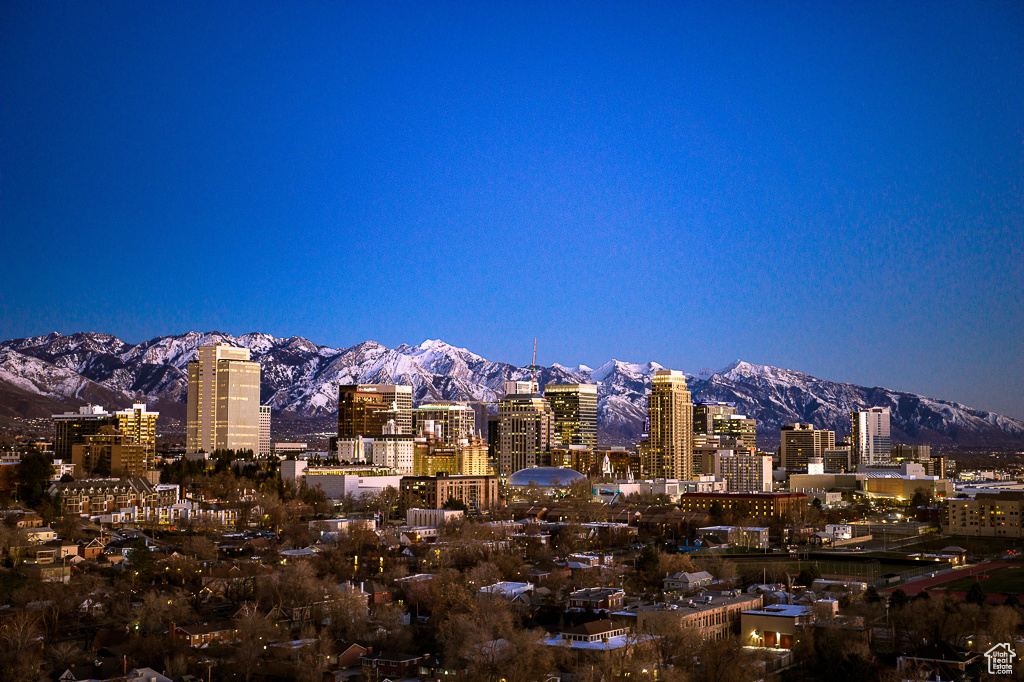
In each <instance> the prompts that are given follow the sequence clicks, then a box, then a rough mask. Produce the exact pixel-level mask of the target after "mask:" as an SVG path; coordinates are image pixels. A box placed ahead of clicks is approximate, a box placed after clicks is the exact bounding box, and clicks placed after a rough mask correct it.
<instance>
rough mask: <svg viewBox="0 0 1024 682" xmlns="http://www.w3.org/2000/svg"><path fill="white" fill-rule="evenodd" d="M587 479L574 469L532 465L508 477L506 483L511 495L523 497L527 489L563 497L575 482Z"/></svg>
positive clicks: (518, 497)
mask: <svg viewBox="0 0 1024 682" xmlns="http://www.w3.org/2000/svg"><path fill="white" fill-rule="evenodd" d="M585 480H587V477H586V476H584V475H583V474H581V473H580V472H578V471H576V470H574V469H567V468H565V467H530V468H529V469H520V470H519V471H517V472H515V473H514V474H512V475H511V476H509V477H508V480H507V481H506V482H505V483H506V485H507V486H508V492H509V496H510V497H512V498H514V499H521V498H523V493H525V492H526V491H527V490H532V491H536V492H540V493H541V494H543V495H547V496H550V497H561V496H562V495H563V494H564V492H565V491H566V489H568V488H569V487H570V486H571V485H572V484H573V483H576V482H577V481H585Z"/></svg>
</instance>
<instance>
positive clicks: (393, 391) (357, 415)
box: [338, 384, 413, 438]
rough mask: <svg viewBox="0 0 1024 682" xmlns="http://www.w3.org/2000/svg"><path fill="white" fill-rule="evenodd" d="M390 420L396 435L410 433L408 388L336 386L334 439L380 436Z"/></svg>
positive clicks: (375, 385) (384, 385)
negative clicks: (335, 432)
mask: <svg viewBox="0 0 1024 682" xmlns="http://www.w3.org/2000/svg"><path fill="white" fill-rule="evenodd" d="M392 412H393V414H392ZM390 419H394V420H395V424H396V426H397V427H398V435H402V436H411V435H412V434H413V430H412V386H395V385H389V384H350V385H345V386H339V387H338V438H354V437H356V436H366V437H368V438H373V437H374V436H381V435H383V434H384V425H385V424H387V423H388V421H389V420H390Z"/></svg>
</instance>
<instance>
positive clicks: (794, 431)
mask: <svg viewBox="0 0 1024 682" xmlns="http://www.w3.org/2000/svg"><path fill="white" fill-rule="evenodd" d="M780 435H781V437H782V438H781V440H782V449H781V451H780V452H781V455H780V456H781V465H782V466H783V467H784V468H786V469H790V470H798V469H806V468H807V458H808V457H824V456H825V450H831V449H832V448H834V447H835V445H836V432H835V431H824V430H822V429H816V428H814V426H813V425H812V424H786V425H785V426H783V427H782V429H781V434H780Z"/></svg>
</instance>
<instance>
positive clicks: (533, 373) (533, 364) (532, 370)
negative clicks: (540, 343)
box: [530, 336, 537, 384]
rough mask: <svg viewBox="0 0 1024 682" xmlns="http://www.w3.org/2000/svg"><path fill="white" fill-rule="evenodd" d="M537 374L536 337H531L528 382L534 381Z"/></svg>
mask: <svg viewBox="0 0 1024 682" xmlns="http://www.w3.org/2000/svg"><path fill="white" fill-rule="evenodd" d="M536 375H537V337H536V336H535V337H533V362H531V363H530V383H531V384H532V383H534V378H535V377H536Z"/></svg>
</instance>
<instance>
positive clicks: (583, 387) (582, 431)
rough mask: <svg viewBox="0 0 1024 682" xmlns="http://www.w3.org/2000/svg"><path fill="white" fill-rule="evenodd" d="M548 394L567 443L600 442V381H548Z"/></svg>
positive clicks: (593, 444)
mask: <svg viewBox="0 0 1024 682" xmlns="http://www.w3.org/2000/svg"><path fill="white" fill-rule="evenodd" d="M544 397H545V398H547V399H548V402H550V403H551V411H552V412H554V415H555V432H556V433H557V434H558V439H559V440H560V441H561V444H562V446H563V447H568V446H570V445H585V446H586V447H588V448H590V449H593V448H594V447H596V446H597V384H548V385H547V386H545V387H544Z"/></svg>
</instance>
